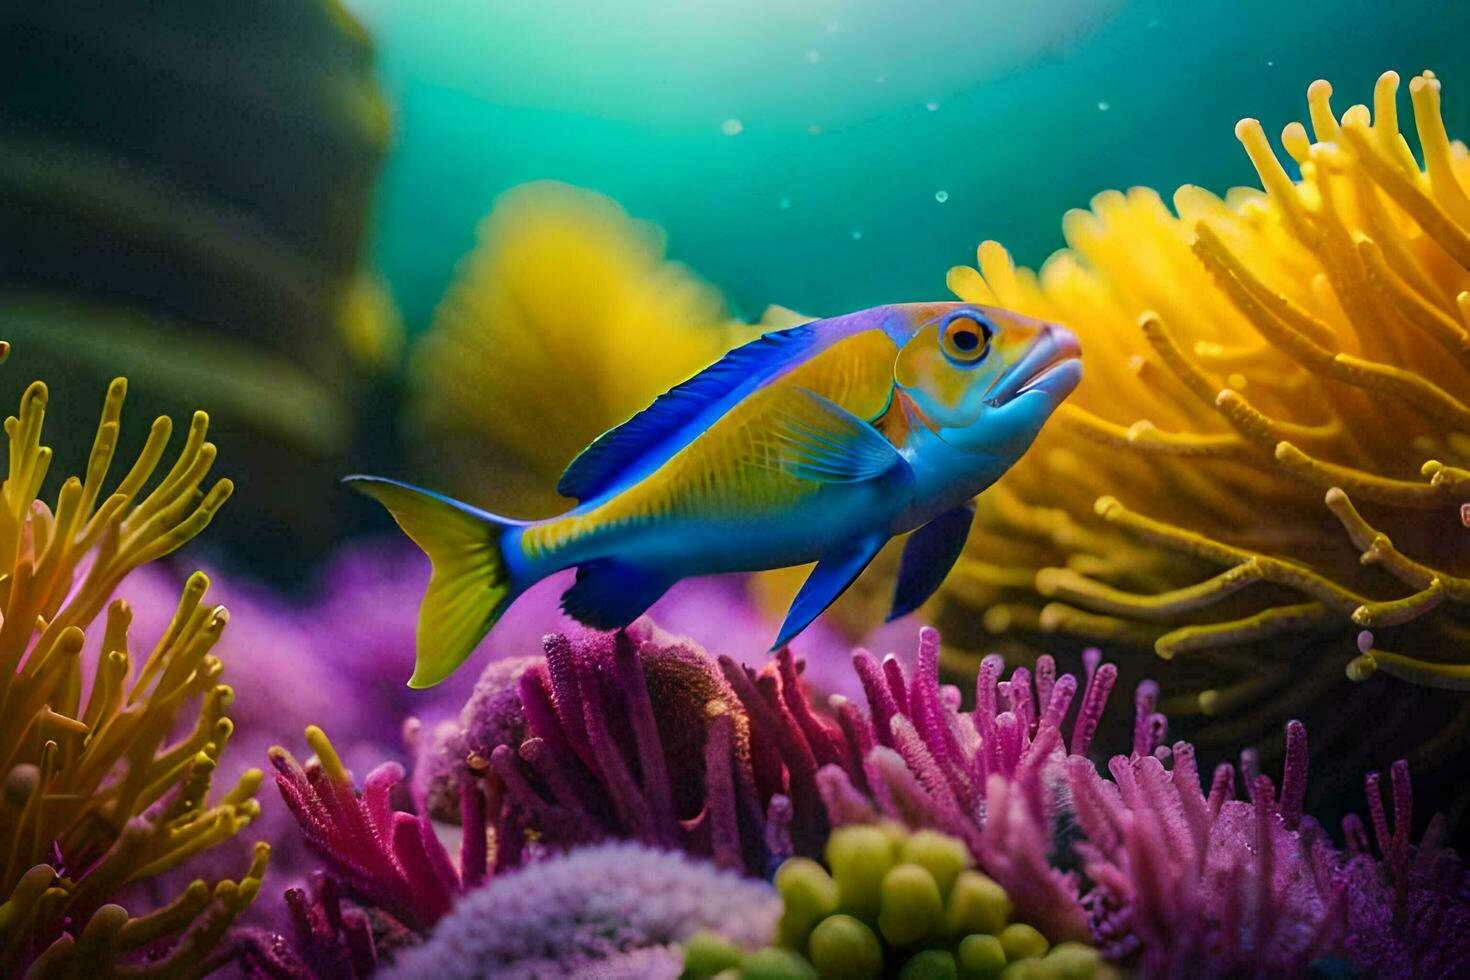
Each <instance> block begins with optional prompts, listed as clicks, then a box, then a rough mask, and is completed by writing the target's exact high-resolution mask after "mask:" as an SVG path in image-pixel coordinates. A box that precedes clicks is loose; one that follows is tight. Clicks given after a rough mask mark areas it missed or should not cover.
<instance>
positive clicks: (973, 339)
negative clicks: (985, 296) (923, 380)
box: [940, 314, 995, 365]
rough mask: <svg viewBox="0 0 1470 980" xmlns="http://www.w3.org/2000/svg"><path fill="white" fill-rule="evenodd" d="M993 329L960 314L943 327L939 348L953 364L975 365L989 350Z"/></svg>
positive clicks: (974, 318) (987, 324) (977, 319)
mask: <svg viewBox="0 0 1470 980" xmlns="http://www.w3.org/2000/svg"><path fill="white" fill-rule="evenodd" d="M994 332H995V331H994V329H993V328H992V327H991V326H990V324H989V323H987V322H986V321H984V320H982V319H980V318H978V317H974V316H970V315H968V314H962V315H960V316H957V317H954V318H953V319H952V320H950V321H949V322H948V323H946V324H945V325H944V334H943V336H942V338H941V340H940V346H941V348H942V349H943V350H944V356H945V357H947V358H949V360H950V361H952V362H953V363H955V364H961V365H968V364H975V363H977V362H979V360H980V359H981V358H983V357H984V356H985V355H986V353H988V352H989V350H990V338H991V336H992V335H993V334H994Z"/></svg>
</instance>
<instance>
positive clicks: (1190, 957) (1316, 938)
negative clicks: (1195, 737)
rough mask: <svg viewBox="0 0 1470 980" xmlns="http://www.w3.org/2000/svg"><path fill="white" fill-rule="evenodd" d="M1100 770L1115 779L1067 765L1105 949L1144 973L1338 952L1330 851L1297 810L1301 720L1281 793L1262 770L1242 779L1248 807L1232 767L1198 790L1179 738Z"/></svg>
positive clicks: (1282, 967) (1283, 971)
mask: <svg viewBox="0 0 1470 980" xmlns="http://www.w3.org/2000/svg"><path fill="white" fill-rule="evenodd" d="M1165 759H1172V763H1173V768H1172V771H1171V770H1169V769H1166V768H1165V766H1164V760H1165ZM1244 768H1245V769H1246V771H1247V772H1249V769H1250V768H1251V766H1250V765H1247V766H1245V767H1244ZM1108 771H1109V772H1110V773H1111V775H1112V777H1113V778H1112V779H1111V780H1108V779H1104V778H1103V777H1102V776H1100V775H1099V774H1098V773H1097V771H1096V769H1095V768H1094V767H1093V765H1092V763H1091V762H1089V761H1088V760H1086V759H1083V758H1080V757H1075V756H1074V757H1073V758H1072V759H1070V760H1068V763H1067V777H1068V783H1069V785H1070V787H1071V790H1072V796H1073V804H1074V808H1075V813H1076V817H1077V821H1078V824H1079V825H1080V826H1081V828H1082V831H1083V834H1084V835H1085V839H1084V840H1082V841H1080V842H1079V843H1078V844H1077V850H1078V852H1079V853H1080V854H1081V856H1082V858H1083V864H1084V868H1085V870H1086V872H1087V874H1088V876H1089V877H1090V878H1091V879H1092V880H1093V881H1094V882H1095V883H1096V885H1095V887H1094V888H1093V889H1092V891H1090V892H1089V893H1088V895H1087V897H1086V899H1085V903H1086V905H1087V906H1088V908H1089V909H1090V910H1091V911H1092V913H1093V925H1094V929H1095V931H1096V933H1097V936H1098V939H1099V940H1100V941H1101V942H1102V943H1103V944H1104V946H1105V948H1106V949H1107V951H1108V952H1109V954H1110V955H1112V956H1113V957H1114V958H1124V957H1125V956H1127V955H1129V954H1131V953H1133V952H1134V951H1137V952H1138V962H1139V967H1140V971H1141V972H1142V973H1143V975H1145V976H1158V977H1163V976H1177V975H1179V974H1180V972H1181V971H1184V972H1191V973H1193V974H1194V975H1198V976H1221V977H1223V976H1235V975H1243V974H1267V975H1295V974H1298V973H1301V972H1304V971H1305V969H1306V966H1307V964H1308V963H1309V962H1311V961H1312V960H1313V959H1316V958H1319V957H1321V956H1324V955H1327V954H1330V953H1332V952H1333V951H1335V950H1336V949H1337V948H1338V947H1339V941H1340V937H1341V934H1342V918H1343V915H1342V913H1343V901H1342V896H1341V893H1340V890H1339V889H1338V888H1337V887H1336V886H1335V885H1334V883H1333V881H1332V866H1333V858H1334V854H1333V851H1332V849H1331V847H1330V845H1329V844H1328V842H1327V839H1326V837H1325V835H1324V834H1323V833H1322V831H1321V828H1320V827H1318V826H1317V824H1316V822H1315V821H1313V820H1312V819H1311V818H1310V817H1305V818H1304V817H1303V816H1302V797H1303V794H1304V793H1305V790H1306V774H1307V746H1306V732H1305V729H1304V728H1303V727H1302V725H1301V723H1300V722H1295V721H1294V722H1291V723H1290V724H1289V725H1288V726H1287V756H1286V771H1285V776H1284V779H1283V781H1282V786H1281V796H1280V799H1279V801H1278V799H1277V795H1276V788H1275V786H1274V784H1273V783H1272V781H1271V779H1270V777H1269V776H1265V775H1259V774H1257V775H1253V776H1248V782H1247V786H1246V788H1247V791H1248V792H1249V794H1250V800H1249V802H1243V801H1238V800H1235V799H1234V798H1233V797H1234V784H1235V779H1234V775H1235V771H1234V769H1232V767H1230V766H1229V765H1221V766H1220V767H1218V768H1217V769H1216V771H1215V775H1214V779H1213V781H1212V783H1211V786H1210V791H1209V794H1208V796H1206V795H1205V793H1204V792H1203V791H1202V790H1201V788H1200V781H1199V772H1198V769H1197V768H1196V764H1195V755H1194V748H1193V746H1191V745H1190V744H1189V743H1187V742H1176V743H1175V744H1174V748H1173V750H1172V752H1170V751H1169V750H1167V749H1162V748H1156V749H1155V752H1154V753H1153V754H1148V755H1144V754H1139V753H1136V752H1135V754H1134V755H1132V756H1115V757H1113V759H1112V760H1111V761H1110V762H1109V764H1108Z"/></svg>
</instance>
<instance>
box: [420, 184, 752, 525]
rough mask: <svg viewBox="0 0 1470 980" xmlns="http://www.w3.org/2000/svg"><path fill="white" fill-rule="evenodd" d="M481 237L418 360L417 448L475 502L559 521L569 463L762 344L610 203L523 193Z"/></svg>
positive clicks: (511, 194) (512, 197)
mask: <svg viewBox="0 0 1470 980" xmlns="http://www.w3.org/2000/svg"><path fill="white" fill-rule="evenodd" d="M479 237H480V244H479V245H478V247H477V248H476V249H475V250H474V251H473V252H472V253H470V254H469V255H468V256H466V258H465V259H464V260H463V262H462V263H461V265H460V268H459V271H458V274H457V276H456V279H455V282H454V283H453V284H452V285H451V287H450V289H449V291H448V293H447V294H446V296H445V298H444V300H443V302H442V304H441V305H440V307H439V311H438V314H437V316H436V318H435V322H434V324H433V326H432V327H431V329H430V330H429V331H428V332H427V333H426V334H425V336H424V338H423V340H422V341H421V342H420V344H419V346H418V348H417V349H416V350H415V351H414V353H413V355H412V359H411V363H410V378H411V384H412V388H413V405H414V413H413V424H414V426H415V427H416V429H417V431H418V434H419V435H421V436H422V437H423V438H422V439H421V440H419V443H420V445H422V446H423V447H424V449H425V451H426V453H427V454H428V455H429V456H430V457H431V458H432V459H434V460H436V461H437V462H438V465H440V466H441V467H443V468H444V469H445V472H444V473H443V476H444V477H445V478H446V479H448V480H449V482H450V485H451V486H452V487H453V488H455V490H456V492H458V493H460V494H461V495H464V496H466V497H467V498H468V499H471V500H474V501H476V502H478V503H482V504H497V505H499V506H502V507H507V508H508V509H510V510H512V511H513V512H517V513H522V512H541V513H554V512H556V511H558V510H561V509H563V508H564V506H565V502H564V501H562V500H561V498H559V497H558V496H557V495H556V493H555V489H554V488H555V486H556V482H557V478H558V476H559V475H560V474H561V471H562V469H563V468H565V466H566V464H567V463H569V462H570V461H571V459H572V457H574V456H575V455H576V454H577V453H578V452H580V451H581V450H582V449H583V448H584V447H585V446H587V445H588V444H589V443H590V442H592V440H593V439H595V438H596V437H597V436H598V435H600V434H601V433H602V432H603V431H605V430H607V429H609V428H611V427H612V426H614V425H618V424H619V423H621V422H623V421H625V420H626V419H628V418H629V417H631V416H632V415H634V414H635V413H636V412H638V411H639V410H640V409H642V408H644V407H646V406H647V405H648V404H649V402H651V401H652V400H653V399H654V398H655V397H656V396H657V395H659V394H661V393H662V392H664V391H665V390H666V389H668V388H669V387H671V386H673V385H675V384H677V383H678V382H680V381H683V380H684V379H686V378H688V377H689V376H691V375H693V374H695V373H696V372H698V371H699V370H700V369H702V368H703V367H705V366H706V365H708V364H710V363H711V362H713V361H714V360H716V359H717V358H719V357H720V356H721V355H722V354H724V353H725V352H726V351H727V350H729V349H730V348H732V347H734V346H736V345H737V344H739V343H741V342H743V341H744V340H746V339H749V337H751V336H753V333H752V332H751V331H750V330H749V328H745V327H744V326H743V325H738V324H735V323H733V322H732V321H731V319H730V318H729V315H728V314H727V312H726V310H725V305H724V302H723V300H722V299H721V297H720V295H719V293H718V292H717V291H715V290H714V289H713V288H712V287H710V286H709V285H707V284H706V283H704V282H703V281H701V280H700V279H698V278H697V277H696V276H695V275H694V274H693V273H692V272H690V271H689V270H688V269H686V268H684V267H683V266H680V265H677V264H674V263H670V262H668V261H666V260H665V258H664V241H663V237H662V234H661V232H660V231H659V230H658V229H657V228H656V227H654V226H652V225H648V224H644V223H642V222H638V221H634V220H633V219H631V218H630V217H629V216H628V215H627V214H626V213H625V212H624V211H623V210H622V208H620V207H619V206H618V205H617V204H616V203H614V202H613V201H611V200H609V199H608V198H606V197H603V196H602V195H600V194H596V193H594V192H591V191H587V190H582V189H579V188H575V187H570V186H568V185H565V184H559V183H554V182H537V183H531V184H524V185H522V186H520V187H516V188H513V189H511V190H509V191H507V192H506V193H505V194H503V195H501V197H500V198H499V200H498V201H497V202H496V204H495V208H494V210H492V211H491V212H490V214H489V215H488V216H487V217H486V218H485V220H484V222H483V223H482V224H481V226H480V229H479Z"/></svg>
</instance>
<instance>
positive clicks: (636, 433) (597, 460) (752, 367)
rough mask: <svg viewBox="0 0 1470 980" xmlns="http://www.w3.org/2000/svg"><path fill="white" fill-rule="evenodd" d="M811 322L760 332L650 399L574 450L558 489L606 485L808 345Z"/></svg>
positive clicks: (581, 491) (577, 492) (576, 491)
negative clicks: (577, 449)
mask: <svg viewBox="0 0 1470 980" xmlns="http://www.w3.org/2000/svg"><path fill="white" fill-rule="evenodd" d="M816 339H817V332H816V330H815V329H814V328H813V327H812V326H811V325H810V324H802V325H800V326H796V327H790V328H788V329H786V330H778V331H775V332H772V333H768V334H764V335H762V336H760V337H757V338H756V339H755V340H752V341H751V342H750V343H748V344H745V345H744V346H742V347H737V348H735V349H734V350H732V351H731V352H730V353H728V354H726V355H725V356H724V357H722V358H720V359H719V360H718V361H716V362H715V363H713V364H711V365H710V366H709V367H707V368H705V369H704V370H703V371H701V372H699V373H698V374H696V375H695V376H694V377H692V378H690V379H689V380H688V381H685V382H684V383H683V384H680V385H677V386H675V387H673V388H670V389H669V390H668V391H666V392H664V393H663V394H662V395H659V396H658V398H657V399H655V400H654V402H653V404H652V405H650V406H648V407H647V408H645V409H644V410H643V411H641V412H639V413H638V414H637V415H635V416H633V417H632V418H631V419H629V420H628V421H626V422H624V423H623V424H622V425H620V426H618V427H617V428H615V429H609V430H608V431H607V432H604V433H603V434H602V435H600V436H598V437H597V439H596V441H594V442H593V443H592V445H590V446H588V447H587V448H586V449H584V450H582V452H581V453H579V454H578V455H577V458H576V459H574V460H572V462H571V465H569V466H568V467H567V469H566V472H565V473H563V474H562V476H561V480H560V482H558V483H557V485H556V491H557V493H560V494H562V495H563V496H566V497H575V498H576V499H578V500H587V499H589V498H591V497H595V496H597V495H598V494H600V493H602V492H603V491H604V490H607V489H608V488H609V487H611V486H612V485H613V484H614V483H616V481H617V480H618V478H619V477H620V476H621V475H622V474H623V472H624V471H625V470H626V469H627V468H628V467H629V466H630V465H632V464H633V463H636V462H638V461H639V460H641V459H643V458H644V457H645V456H646V454H647V453H649V452H650V451H651V450H653V449H654V448H655V447H657V446H658V445H659V444H660V443H662V442H664V441H665V440H666V439H669V438H670V437H672V436H674V435H675V434H676V433H678V432H679V431H680V430H682V429H683V428H684V427H685V426H686V425H688V424H689V423H690V422H692V421H694V420H695V419H696V418H698V416H699V414H700V413H701V412H703V411H704V410H705V409H707V408H709V407H711V406H712V405H715V404H717V403H718V402H720V401H721V400H722V399H724V398H727V397H728V396H730V395H731V394H733V393H734V392H735V391H736V390H737V389H739V388H740V387H741V385H743V384H745V383H746V382H747V381H749V380H751V379H752V378H764V377H768V376H770V375H772V374H774V373H775V372H776V371H777V370H778V369H780V368H781V367H784V366H786V365H789V364H792V363H794V362H795V361H796V360H797V358H798V357H799V356H800V354H801V353H802V352H803V350H804V349H806V348H808V347H811V346H813V344H814V343H815V341H816Z"/></svg>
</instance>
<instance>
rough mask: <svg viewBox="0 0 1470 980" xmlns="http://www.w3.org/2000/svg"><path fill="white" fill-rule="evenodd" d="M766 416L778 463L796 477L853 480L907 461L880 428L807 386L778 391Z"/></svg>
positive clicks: (824, 480) (885, 470) (818, 481)
mask: <svg viewBox="0 0 1470 980" xmlns="http://www.w3.org/2000/svg"><path fill="white" fill-rule="evenodd" d="M772 416H773V418H772V420H771V434H772V436H773V437H774V438H775V439H776V441H777V442H778V444H779V445H780V448H781V463H782V466H783V467H784V468H785V469H786V471H787V472H788V473H790V474H792V475H793V476H795V477H798V478H800V479H803V480H812V481H815V482H817V483H858V482H861V481H863V480H871V479H873V478H875V477H878V476H882V475H883V474H884V473H887V472H888V471H889V470H892V469H893V468H894V467H897V466H902V467H904V468H905V469H907V467H908V462H907V461H906V460H905V459H904V458H903V457H902V456H900V455H899V452H898V450H897V449H895V448H894V446H893V444H892V443H891V442H889V441H888V440H887V439H885V438H883V434H882V433H881V432H879V431H878V430H877V429H875V428H873V426H872V425H870V424H869V423H867V422H864V421H863V420H862V419H860V418H858V417H857V416H856V415H853V414H852V413H851V412H849V411H848V410H847V409H845V408H843V407H842V406H841V405H838V404H836V403H835V402H833V401H831V400H830V399H827V398H825V397H823V396H822V395H819V394H817V393H816V392H815V391H812V390H811V389H809V388H792V389H790V391H789V392H783V393H782V397H781V399H780V401H779V402H778V403H776V404H774V405H773V406H772Z"/></svg>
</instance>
